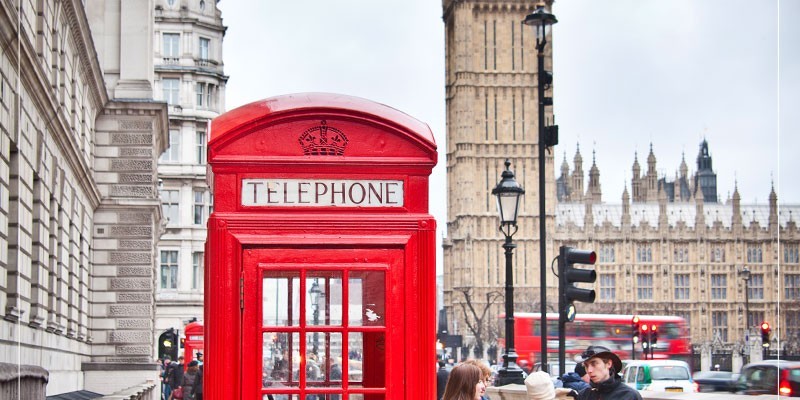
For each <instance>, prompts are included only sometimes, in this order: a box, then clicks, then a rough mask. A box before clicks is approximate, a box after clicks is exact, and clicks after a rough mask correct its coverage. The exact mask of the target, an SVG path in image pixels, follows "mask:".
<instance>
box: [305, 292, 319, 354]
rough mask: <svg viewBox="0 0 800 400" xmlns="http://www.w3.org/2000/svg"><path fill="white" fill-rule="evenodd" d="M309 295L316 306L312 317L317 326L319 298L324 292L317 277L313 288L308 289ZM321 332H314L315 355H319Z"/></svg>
mask: <svg viewBox="0 0 800 400" xmlns="http://www.w3.org/2000/svg"><path fill="white" fill-rule="evenodd" d="M308 294H309V296H311V305H312V306H313V307H314V311H313V312H312V318H313V323H314V326H315V327H316V326H317V325H319V299H320V294H322V290H320V288H319V282H317V278H314V282H312V283H311V289H309V290H308ZM318 335H319V333H318V332H314V335H313V339H312V340H313V341H314V342H313V343H312V344H311V352H312V353H314V355H315V356H316V355H317V351H318V350H319V336H318Z"/></svg>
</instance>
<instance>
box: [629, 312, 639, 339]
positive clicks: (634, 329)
mask: <svg viewBox="0 0 800 400" xmlns="http://www.w3.org/2000/svg"><path fill="white" fill-rule="evenodd" d="M631 340H632V341H633V344H636V343H639V316H638V315H634V316H633V319H632V320H631Z"/></svg>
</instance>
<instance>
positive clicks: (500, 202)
mask: <svg viewBox="0 0 800 400" xmlns="http://www.w3.org/2000/svg"><path fill="white" fill-rule="evenodd" d="M505 165H506V170H505V171H503V174H502V175H501V177H502V179H500V182H499V183H498V184H497V186H495V188H494V189H492V194H493V195H495V196H497V211H498V212H499V213H500V226H499V229H500V232H502V233H503V235H504V236H505V237H506V241H505V243H503V249H505V251H506V299H505V303H506V304H505V306H506V348H505V353H504V354H503V367H502V368H501V369H500V370H499V371H498V372H497V386H503V385H508V384H512V383H516V384H523V383H524V377H523V373H522V368H520V367H519V365H517V352H516V350H515V349H514V273H513V271H512V260H511V256H512V254H513V253H514V248H515V247H517V245H515V244H514V243H512V242H511V237H512V236H514V234H515V233H517V229H518V227H517V215H518V213H519V200H520V198H521V197H522V195H523V194H525V189H523V188H522V186H520V184H519V183H517V180H516V179H514V172H513V171H511V169H510V168H509V167H510V166H511V161H509V160H506V162H505Z"/></svg>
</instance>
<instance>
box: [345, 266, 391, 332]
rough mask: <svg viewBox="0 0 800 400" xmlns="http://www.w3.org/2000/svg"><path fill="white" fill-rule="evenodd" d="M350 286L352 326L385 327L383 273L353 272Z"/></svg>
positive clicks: (349, 298) (348, 302)
mask: <svg viewBox="0 0 800 400" xmlns="http://www.w3.org/2000/svg"><path fill="white" fill-rule="evenodd" d="M348 284H349V286H348V291H349V292H348V299H347V300H348V301H347V304H348V312H349V318H348V323H349V324H350V326H383V325H384V324H385V320H386V306H385V302H384V297H385V296H386V291H385V289H384V288H385V287H386V285H385V280H384V273H383V271H353V272H351V273H350V278H349V280H348Z"/></svg>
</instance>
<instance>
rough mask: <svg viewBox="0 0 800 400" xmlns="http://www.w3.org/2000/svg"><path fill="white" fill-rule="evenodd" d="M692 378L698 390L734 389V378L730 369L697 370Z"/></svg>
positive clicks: (732, 390) (722, 390)
mask: <svg viewBox="0 0 800 400" xmlns="http://www.w3.org/2000/svg"><path fill="white" fill-rule="evenodd" d="M692 379H693V380H694V383H695V387H697V391H698V392H735V391H736V378H735V377H734V374H733V372H731V371H697V372H695V373H694V375H692Z"/></svg>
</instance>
